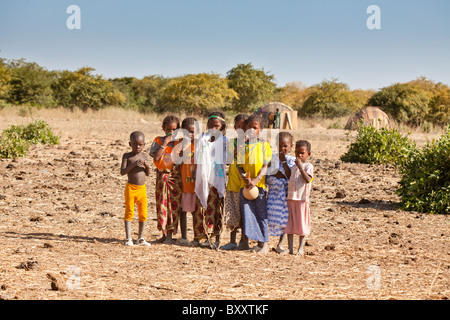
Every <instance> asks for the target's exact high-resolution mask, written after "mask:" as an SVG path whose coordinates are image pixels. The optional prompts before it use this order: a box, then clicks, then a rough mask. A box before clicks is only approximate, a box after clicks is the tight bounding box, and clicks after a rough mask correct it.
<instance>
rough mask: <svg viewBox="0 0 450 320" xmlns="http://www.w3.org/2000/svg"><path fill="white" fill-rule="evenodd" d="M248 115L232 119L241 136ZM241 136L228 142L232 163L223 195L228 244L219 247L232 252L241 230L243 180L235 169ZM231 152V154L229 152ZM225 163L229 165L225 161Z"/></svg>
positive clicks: (243, 132)
mask: <svg viewBox="0 0 450 320" xmlns="http://www.w3.org/2000/svg"><path fill="white" fill-rule="evenodd" d="M247 119H248V115H246V114H243V113H241V114H238V115H237V116H236V117H235V118H234V129H235V130H236V131H238V135H239V129H240V130H242V132H241V134H245V130H246V122H247ZM244 139H245V138H243V137H242V136H241V137H239V138H234V139H232V140H230V142H229V146H230V145H231V144H232V145H233V147H229V148H228V151H227V152H228V154H227V155H228V157H229V158H232V159H233V162H232V163H231V164H230V166H229V168H228V182H227V189H226V193H225V209H224V224H225V225H226V226H227V227H228V228H230V229H231V233H230V242H229V243H227V244H226V245H224V246H222V247H220V248H221V249H223V250H233V249H236V248H237V246H238V245H237V242H236V235H237V229H239V228H241V208H240V192H241V189H242V188H243V187H244V186H245V183H244V180H242V179H241V177H240V176H239V170H238V168H237V159H236V158H237V150H238V148H239V147H242V146H238V140H244ZM231 151H233V154H231V153H230V152H231ZM227 163H230V162H229V161H227Z"/></svg>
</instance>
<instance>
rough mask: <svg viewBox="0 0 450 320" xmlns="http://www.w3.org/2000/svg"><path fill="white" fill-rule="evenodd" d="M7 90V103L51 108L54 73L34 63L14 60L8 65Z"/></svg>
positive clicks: (53, 103)
mask: <svg viewBox="0 0 450 320" xmlns="http://www.w3.org/2000/svg"><path fill="white" fill-rule="evenodd" d="M8 68H9V69H10V72H9V76H10V81H9V90H8V94H7V96H6V98H7V101H8V102H10V103H16V104H29V105H34V106H44V107H51V106H54V105H55V101H54V98H53V92H52V88H51V85H52V82H53V80H54V78H55V74H54V72H50V71H47V70H46V69H44V68H42V67H41V66H39V65H38V64H37V63H34V62H25V60H23V59H22V60H14V61H12V62H10V63H9V65H8Z"/></svg>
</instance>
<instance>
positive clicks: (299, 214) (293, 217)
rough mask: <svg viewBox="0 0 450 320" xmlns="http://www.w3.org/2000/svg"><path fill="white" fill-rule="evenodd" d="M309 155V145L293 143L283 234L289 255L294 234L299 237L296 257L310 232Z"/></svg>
mask: <svg viewBox="0 0 450 320" xmlns="http://www.w3.org/2000/svg"><path fill="white" fill-rule="evenodd" d="M310 155H311V144H310V143H309V142H308V141H306V140H299V141H297V142H296V143H295V166H294V167H293V169H292V171H291V179H290V180H289V185H288V196H287V205H288V211H289V217H288V222H287V226H286V229H285V230H284V233H286V234H287V235H288V248H289V253H290V254H294V234H296V235H298V236H300V245H299V248H298V251H297V254H298V255H303V247H304V245H305V240H306V239H305V237H306V236H307V235H309V234H310V231H311V216H310V210H309V196H310V193H311V181H312V179H313V173H314V167H313V165H312V164H311V163H309V162H306V161H307V159H308V158H309V156H310Z"/></svg>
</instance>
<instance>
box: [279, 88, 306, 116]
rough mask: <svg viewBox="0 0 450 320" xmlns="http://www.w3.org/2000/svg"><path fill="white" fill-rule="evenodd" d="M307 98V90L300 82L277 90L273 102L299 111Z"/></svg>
mask: <svg viewBox="0 0 450 320" xmlns="http://www.w3.org/2000/svg"><path fill="white" fill-rule="evenodd" d="M308 96H309V88H308V87H307V86H305V85H304V84H303V83H301V82H289V83H287V84H286V85H285V86H284V87H281V88H277V89H276V92H275V100H276V101H279V102H282V103H284V104H286V105H288V106H290V107H292V108H294V109H296V110H300V109H301V108H302V106H303V103H304V102H305V101H306V99H307V98H308Z"/></svg>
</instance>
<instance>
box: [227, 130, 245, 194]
mask: <svg viewBox="0 0 450 320" xmlns="http://www.w3.org/2000/svg"><path fill="white" fill-rule="evenodd" d="M233 144H234V146H233ZM236 144H237V142H236V139H231V140H230V141H229V144H228V148H227V150H228V152H230V153H231V152H233V153H234V152H235V151H237V150H236V148H237V145H236ZM231 157H232V158H233V159H234V160H233V163H231V164H230V166H229V168H228V182H227V190H228V191H232V192H240V191H241V189H242V188H243V187H245V182H244V180H242V178H241V175H240V174H239V170H238V168H237V165H236V156H235V155H233V154H229V155H228V158H231Z"/></svg>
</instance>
